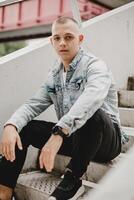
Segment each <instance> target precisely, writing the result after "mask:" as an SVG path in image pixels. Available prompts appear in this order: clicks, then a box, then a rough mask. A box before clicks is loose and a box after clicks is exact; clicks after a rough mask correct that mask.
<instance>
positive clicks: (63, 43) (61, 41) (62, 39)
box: [60, 38, 66, 46]
mask: <svg viewBox="0 0 134 200" xmlns="http://www.w3.org/2000/svg"><path fill="white" fill-rule="evenodd" d="M65 45H66V43H65V40H64V38H61V40H60V46H65Z"/></svg>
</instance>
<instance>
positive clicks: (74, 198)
mask: <svg viewBox="0 0 134 200" xmlns="http://www.w3.org/2000/svg"><path fill="white" fill-rule="evenodd" d="M84 192H85V187H84V186H83V185H82V186H81V187H80V188H79V190H78V191H77V192H76V194H75V195H74V196H73V197H72V198H71V199H69V200H77V199H78V197H80V196H81V195H82V194H83V193H84Z"/></svg>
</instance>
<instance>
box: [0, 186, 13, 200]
mask: <svg viewBox="0 0 134 200" xmlns="http://www.w3.org/2000/svg"><path fill="white" fill-rule="evenodd" d="M12 193H13V189H12V188H9V187H7V186H4V185H0V200H11V198H12Z"/></svg>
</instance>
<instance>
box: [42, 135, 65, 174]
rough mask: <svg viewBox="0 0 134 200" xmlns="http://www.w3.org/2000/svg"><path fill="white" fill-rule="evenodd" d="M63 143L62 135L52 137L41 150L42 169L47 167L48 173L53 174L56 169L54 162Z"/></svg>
mask: <svg viewBox="0 0 134 200" xmlns="http://www.w3.org/2000/svg"><path fill="white" fill-rule="evenodd" d="M62 142H63V138H62V137H61V136H60V135H52V136H51V137H50V138H49V140H48V141H47V143H46V144H45V145H44V147H43V148H42V150H41V154H40V158H39V161H40V168H41V169H42V168H43V167H45V169H46V170H47V172H51V171H52V169H53V167H54V160H55V156H56V154H57V152H58V151H59V149H60V147H61V145H62Z"/></svg>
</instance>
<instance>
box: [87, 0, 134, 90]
mask: <svg viewBox="0 0 134 200" xmlns="http://www.w3.org/2000/svg"><path fill="white" fill-rule="evenodd" d="M83 27H84V33H85V35H86V46H87V48H88V49H89V50H91V51H92V52H93V53H95V54H96V55H98V56H99V57H100V58H103V59H104V60H105V61H106V62H107V64H108V66H109V67H110V68H111V70H112V72H113V74H114V77H115V80H116V83H117V87H118V88H126V84H127V77H128V76H129V75H132V74H133V75H134V2H133V3H130V4H127V5H125V6H122V7H120V8H117V9H115V10H112V11H111V12H108V13H105V14H103V15H101V16H98V17H95V18H94V19H92V20H89V21H87V22H85V24H84V26H83Z"/></svg>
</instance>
